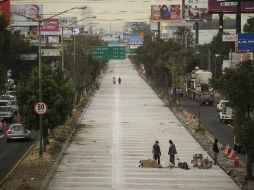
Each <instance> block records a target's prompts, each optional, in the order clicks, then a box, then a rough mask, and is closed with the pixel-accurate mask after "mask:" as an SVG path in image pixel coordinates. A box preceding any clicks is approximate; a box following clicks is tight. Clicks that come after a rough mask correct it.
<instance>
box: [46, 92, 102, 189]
mask: <svg viewBox="0 0 254 190" xmlns="http://www.w3.org/2000/svg"><path fill="white" fill-rule="evenodd" d="M97 90H98V89H95V91H94V92H93V94H92V96H91V98H90V99H89V100H88V102H87V104H86V106H85V108H84V109H83V111H82V114H81V116H80V118H79V121H78V123H77V125H79V124H80V123H81V119H82V118H83V116H84V115H85V113H86V111H87V108H88V106H89V105H90V103H91V101H92V100H93V97H94V95H95V93H96V92H97ZM75 132H76V127H74V129H73V131H72V133H71V135H70V136H69V137H68V139H67V140H66V141H65V144H64V145H63V147H62V150H61V152H60V153H59V155H58V156H57V159H56V160H55V162H54V165H53V167H52V169H51V170H50V172H49V173H48V175H47V177H46V178H45V180H44V182H43V183H42V190H47V189H48V187H49V184H50V182H51V180H52V178H53V176H54V173H55V171H56V169H57V167H58V165H59V164H60V162H61V160H62V157H63V154H64V152H65V151H66V149H67V147H68V146H69V144H70V140H71V139H72V138H73V137H74V134H75Z"/></svg>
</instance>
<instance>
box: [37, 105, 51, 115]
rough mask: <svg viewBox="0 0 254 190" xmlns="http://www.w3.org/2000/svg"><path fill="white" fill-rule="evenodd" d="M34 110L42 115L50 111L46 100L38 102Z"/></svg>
mask: <svg viewBox="0 0 254 190" xmlns="http://www.w3.org/2000/svg"><path fill="white" fill-rule="evenodd" d="M34 110H35V112H36V113H37V114H39V115H42V114H45V113H46V112H47V111H48V106H47V104H45V103H44V102H38V103H36V104H35V106H34Z"/></svg>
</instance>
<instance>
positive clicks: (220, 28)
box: [219, 12, 224, 32]
mask: <svg viewBox="0 0 254 190" xmlns="http://www.w3.org/2000/svg"><path fill="white" fill-rule="evenodd" d="M223 28H224V23H223V13H222V12H221V13H219V32H223Z"/></svg>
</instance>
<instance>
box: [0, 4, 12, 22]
mask: <svg viewBox="0 0 254 190" xmlns="http://www.w3.org/2000/svg"><path fill="white" fill-rule="evenodd" d="M0 16H3V17H5V21H6V25H7V26H9V25H10V0H1V1H0Z"/></svg>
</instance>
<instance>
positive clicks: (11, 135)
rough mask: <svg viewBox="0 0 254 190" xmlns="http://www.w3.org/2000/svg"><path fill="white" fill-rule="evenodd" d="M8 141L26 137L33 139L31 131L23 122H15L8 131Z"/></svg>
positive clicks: (28, 139)
mask: <svg viewBox="0 0 254 190" xmlns="http://www.w3.org/2000/svg"><path fill="white" fill-rule="evenodd" d="M5 136H6V141H7V142H9V141H10V140H14V139H26V140H27V141H30V140H31V131H29V130H28V129H26V128H25V127H23V125H22V124H19V123H15V124H11V125H10V127H9V129H8V130H7V131H6V134H5Z"/></svg>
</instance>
